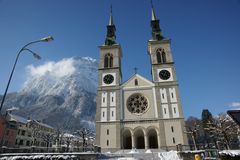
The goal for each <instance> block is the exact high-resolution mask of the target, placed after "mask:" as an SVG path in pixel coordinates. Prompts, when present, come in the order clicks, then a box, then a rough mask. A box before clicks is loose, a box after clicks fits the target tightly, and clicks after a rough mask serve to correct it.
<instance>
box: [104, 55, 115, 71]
mask: <svg viewBox="0 0 240 160" xmlns="http://www.w3.org/2000/svg"><path fill="white" fill-rule="evenodd" d="M110 67H113V56H112V54H110V53H107V54H106V55H105V56H104V68H110Z"/></svg>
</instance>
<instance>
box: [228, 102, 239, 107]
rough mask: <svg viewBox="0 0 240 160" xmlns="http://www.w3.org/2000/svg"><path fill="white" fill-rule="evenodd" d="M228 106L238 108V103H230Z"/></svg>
mask: <svg viewBox="0 0 240 160" xmlns="http://www.w3.org/2000/svg"><path fill="white" fill-rule="evenodd" d="M229 106H230V107H237V108H240V102H232V103H230V104H229Z"/></svg>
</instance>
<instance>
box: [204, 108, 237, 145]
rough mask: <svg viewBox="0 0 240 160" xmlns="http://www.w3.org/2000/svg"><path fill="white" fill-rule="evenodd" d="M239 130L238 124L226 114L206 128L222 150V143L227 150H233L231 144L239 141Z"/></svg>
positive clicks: (215, 119) (208, 124) (218, 117)
mask: <svg viewBox="0 0 240 160" xmlns="http://www.w3.org/2000/svg"><path fill="white" fill-rule="evenodd" d="M238 129H239V128H238V126H237V124H236V123H235V122H234V121H233V120H232V119H231V117H229V116H228V115H227V114H226V113H222V114H220V115H219V116H217V117H215V118H214V122H211V123H210V122H209V123H207V127H206V128H205V130H208V132H209V133H210V135H211V136H212V137H213V138H214V140H215V141H216V146H217V147H218V148H220V143H222V144H223V145H224V148H226V149H231V143H233V142H234V140H236V139H237V136H238Z"/></svg>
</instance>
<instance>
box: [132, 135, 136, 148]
mask: <svg viewBox="0 0 240 160" xmlns="http://www.w3.org/2000/svg"><path fill="white" fill-rule="evenodd" d="M131 136H132V148H135V141H134V135H133V134H132V135H131Z"/></svg>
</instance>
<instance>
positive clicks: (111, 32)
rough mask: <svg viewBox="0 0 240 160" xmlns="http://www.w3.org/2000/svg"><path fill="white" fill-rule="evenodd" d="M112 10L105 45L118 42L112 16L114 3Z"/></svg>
mask: <svg viewBox="0 0 240 160" xmlns="http://www.w3.org/2000/svg"><path fill="white" fill-rule="evenodd" d="M110 9H111V11H110V17H109V23H108V25H107V36H106V39H105V45H108V46H111V45H114V44H116V43H117V42H116V34H115V32H116V28H115V25H114V24H113V16H112V5H111V8H110Z"/></svg>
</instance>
